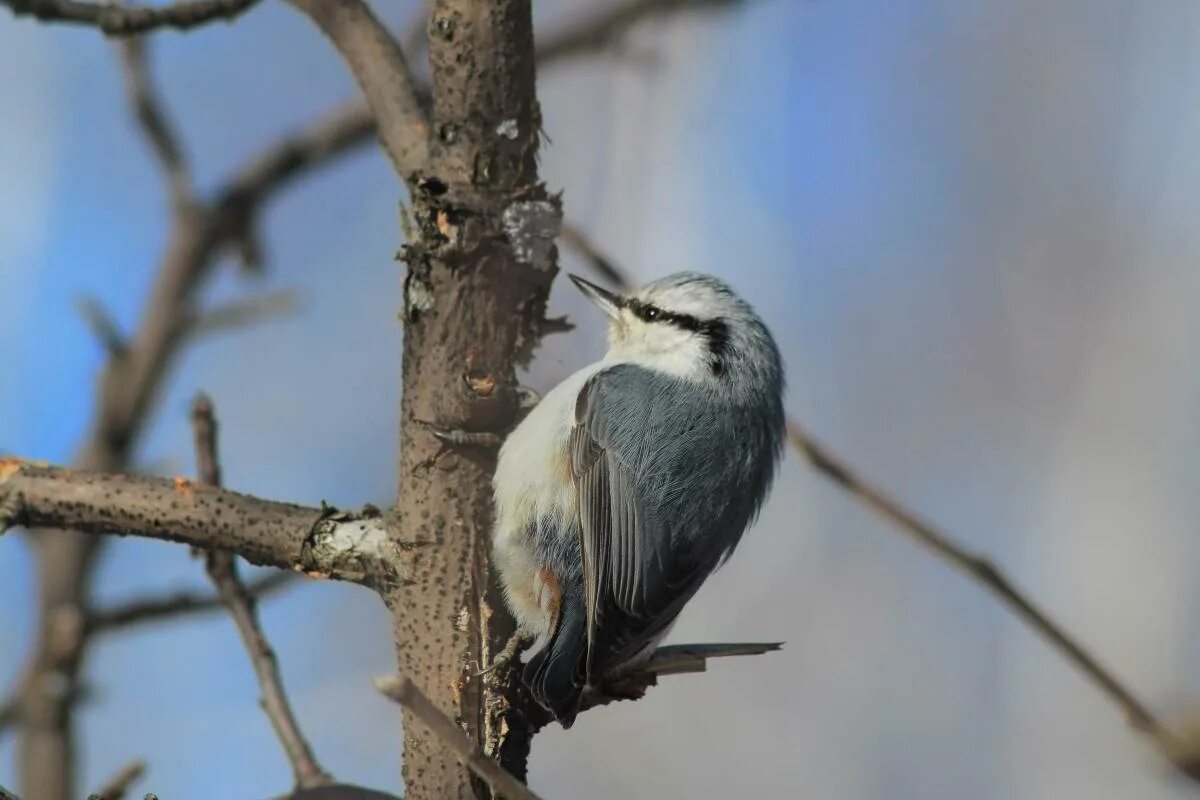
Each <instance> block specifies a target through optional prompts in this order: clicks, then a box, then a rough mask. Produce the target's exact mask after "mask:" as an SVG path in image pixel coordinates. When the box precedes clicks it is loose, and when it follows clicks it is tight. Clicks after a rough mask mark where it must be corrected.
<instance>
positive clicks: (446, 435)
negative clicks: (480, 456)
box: [418, 420, 504, 447]
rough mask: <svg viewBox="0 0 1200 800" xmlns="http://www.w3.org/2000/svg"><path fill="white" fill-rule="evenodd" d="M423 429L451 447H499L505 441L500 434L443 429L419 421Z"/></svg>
mask: <svg viewBox="0 0 1200 800" xmlns="http://www.w3.org/2000/svg"><path fill="white" fill-rule="evenodd" d="M418 422H420V423H421V425H422V427H424V428H425V430H427V431H429V433H430V434H431V435H432V436H433V438H435V439H437V440H438V441H439V442H441V443H442V444H444V445H447V446H449V447H499V446H500V444H501V443H502V442H503V441H504V440H503V439H501V438H500V436H499V435H498V434H495V433H492V432H491V431H463V430H457V429H455V428H442V427H439V426H437V425H434V424H433V423H432V422H425V421H424V420H418Z"/></svg>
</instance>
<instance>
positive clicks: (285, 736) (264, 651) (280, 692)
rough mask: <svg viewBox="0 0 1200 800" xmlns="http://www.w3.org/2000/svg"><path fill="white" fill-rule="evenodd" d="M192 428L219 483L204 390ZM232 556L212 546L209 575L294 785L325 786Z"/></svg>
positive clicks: (206, 471) (201, 456) (203, 475)
mask: <svg viewBox="0 0 1200 800" xmlns="http://www.w3.org/2000/svg"><path fill="white" fill-rule="evenodd" d="M192 432H193V436H194V438H195V443H196V473H197V475H198V476H199V478H200V482H201V483H203V484H204V485H206V486H211V487H214V488H219V487H220V485H221V464H220V460H219V459H218V457H217V419H216V415H215V414H214V413H213V406H212V401H211V400H210V399H209V398H208V397H207V396H206V395H204V394H199V395H197V396H196V399H195V400H194V401H193V402H192ZM234 558H235V556H234V555H233V554H232V553H230V552H228V551H225V550H210V551H209V552H208V555H207V558H206V559H205V562H206V567H207V569H208V576H209V578H211V579H212V582H213V585H214V586H216V588H217V592H218V593H219V594H220V595H221V600H222V601H223V602H224V603H225V607H226V608H227V609H228V610H229V616H230V617H232V618H233V622H234V624H235V625H236V626H237V629H238V633H239V634H240V635H241V637H242V643H243V644H244V645H245V646H246V652H247V653H248V654H249V656H250V662H251V664H253V666H254V674H255V676H256V677H257V678H258V685H259V688H260V689H261V691H262V703H261V704H262V708H263V711H265V712H266V714H267V718H268V719H270V720H271V727H273V728H274V729H275V735H276V736H277V737H278V738H279V743H280V744H281V745H282V746H283V750H284V753H285V754H286V755H287V759H288V762H289V763H290V764H291V765H292V775H293V777H294V778H295V782H296V788H298V789H312V788H315V787H317V786H328V785H330V784H332V783H333V778H331V777H330V775H329V773H327V772H326V771H325V770H324V769H322V768H321V765H320V764H318V763H317V759H316V756H315V755H313V751H312V747H311V746H310V745H309V743H308V740H307V739H305V738H304V734H303V733H302V732H301V731H300V723H299V722H298V721H297V720H296V715H295V714H294V713H293V712H292V706H291V703H290V702H289V701H288V697H287V693H286V692H285V691H284V689H283V676H282V675H281V674H280V672H279V660H278V659H277V658H276V657H275V651H274V650H273V649H272V648H271V645H270V643H269V642H268V641H267V637H266V635H265V634H264V633H263V630H262V625H261V624H259V620H258V612H257V611H256V610H255V608H254V598H253V596H252V595H251V594H250V593H249V592H247V591H246V587H245V585H244V584H243V583H242V581H241V579H240V578H239V577H238V574H237V562H236V561H235V560H234Z"/></svg>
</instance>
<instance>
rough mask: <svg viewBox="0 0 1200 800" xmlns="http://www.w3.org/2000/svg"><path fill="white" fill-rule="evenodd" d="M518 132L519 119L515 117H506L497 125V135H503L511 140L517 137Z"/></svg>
mask: <svg viewBox="0 0 1200 800" xmlns="http://www.w3.org/2000/svg"><path fill="white" fill-rule="evenodd" d="M517 133H519V129H518V128H517V121H516V120H515V119H506V120H504V121H503V122H501V123H500V124H499V125H497V126H496V135H497V136H503V137H504V138H505V139H508V140H509V141H512V140H513V139H516V138H517Z"/></svg>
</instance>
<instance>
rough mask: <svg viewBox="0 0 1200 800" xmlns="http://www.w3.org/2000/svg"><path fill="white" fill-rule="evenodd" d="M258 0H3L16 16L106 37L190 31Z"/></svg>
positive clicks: (242, 9)
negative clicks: (145, 0) (134, 1)
mask: <svg viewBox="0 0 1200 800" xmlns="http://www.w3.org/2000/svg"><path fill="white" fill-rule="evenodd" d="M257 2H258V0H182V1H181V2H177V3H172V4H170V5H163V6H131V5H121V4H119V3H80V2H76V1H75V0H0V4H3V5H5V6H8V8H9V10H11V11H12V13H13V15H14V16H18V17H22V16H26V15H28V16H32V17H35V18H36V19H38V20H41V21H42V22H68V23H73V24H76V25H88V26H90V27H93V28H99V29H100V30H101V31H103V32H104V33H105V35H107V36H132V35H135V34H139V33H146V32H147V31H152V30H155V29H156V28H176V29H178V30H187V29H188V28H194V27H196V26H197V25H203V24H205V23H208V22H213V21H214V20H225V21H228V20H232V19H233V18H234V17H236V16H237V15H239V14H241V13H242V12H243V11H245V10H246V9H248V8H250V6H252V5H254V4H255V3H257Z"/></svg>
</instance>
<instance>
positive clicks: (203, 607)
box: [0, 571, 301, 719]
mask: <svg viewBox="0 0 1200 800" xmlns="http://www.w3.org/2000/svg"><path fill="white" fill-rule="evenodd" d="M300 579H301V576H300V574H299V573H297V572H283V571H279V572H272V573H270V574H268V575H264V576H263V577H261V578H258V579H257V580H255V581H252V582H250V583H248V584H247V585H246V591H247V592H249V593H250V596H251V597H253V598H255V599H256V600H261V599H262V598H264V597H266V596H268V595H271V594H273V593H275V592H276V591H277V590H279V589H282V588H285V587H287V586H292V585H294V584H296V583H297V582H298V581H299V580H300ZM224 607H225V605H224V603H223V602H222V600H221V598H220V597H218V596H216V595H213V594H200V593H197V592H177V593H175V594H170V595H165V596H162V597H151V598H144V599H138V600H131V601H129V602H126V603H121V604H120V605H114V606H112V607H110V608H102V609H97V610H94V611H92V613H91V615H90V616H89V617H88V621H87V630H88V633H90V634H92V635H99V634H106V633H116V632H118V631H123V630H127V629H128V628H132V627H136V626H138V625H146V624H153V623H158V622H166V621H175V620H177V619H180V618H182V617H189V616H193V615H197V614H204V613H208V612H212V611H219V610H221V609H223V608H224ZM0 719H2V718H0Z"/></svg>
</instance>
